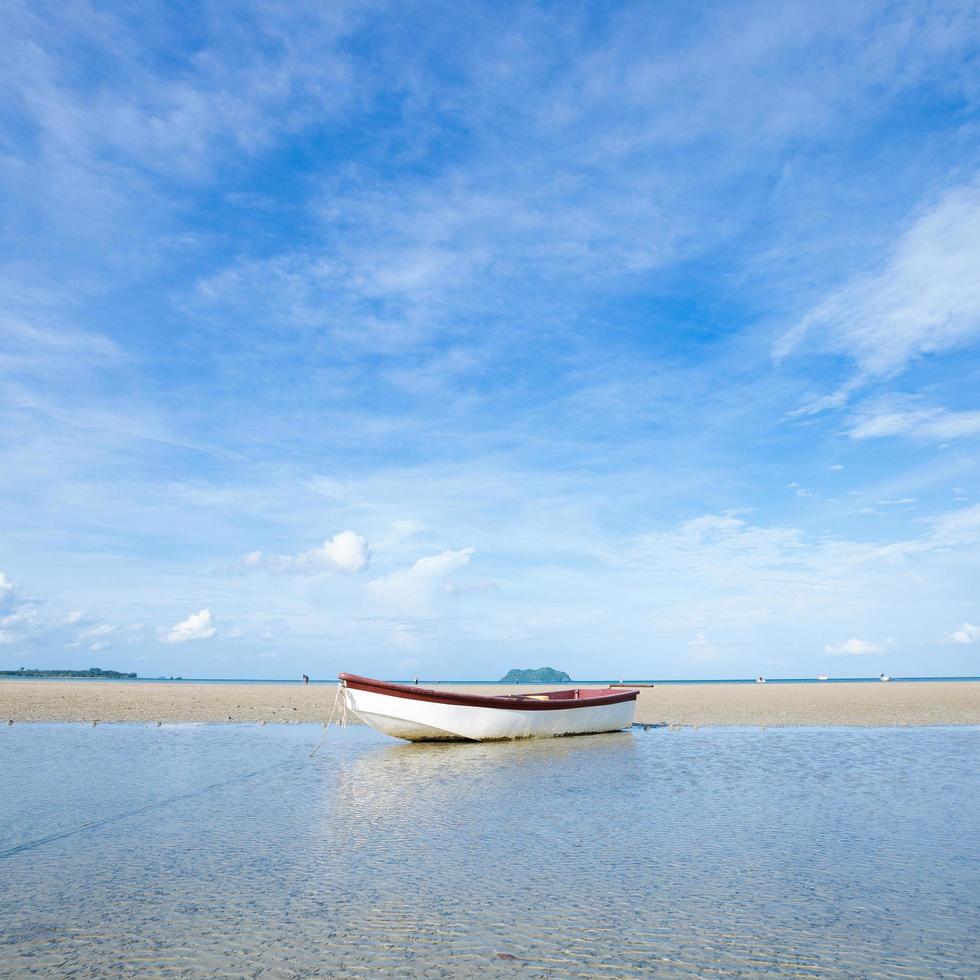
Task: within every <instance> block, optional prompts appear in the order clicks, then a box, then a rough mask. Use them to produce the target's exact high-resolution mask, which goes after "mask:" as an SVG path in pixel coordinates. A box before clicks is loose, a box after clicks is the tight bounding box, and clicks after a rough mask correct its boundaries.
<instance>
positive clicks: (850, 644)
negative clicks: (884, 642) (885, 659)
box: [823, 637, 885, 657]
mask: <svg viewBox="0 0 980 980" xmlns="http://www.w3.org/2000/svg"><path fill="white" fill-rule="evenodd" d="M823 652H824V653H828V654H830V656H832V657H866V656H870V655H871V654H873V653H884V652H885V648H884V647H883V646H879V645H878V644H877V643H869V642H868V641H867V640H859V639H857V638H856V637H855V638H853V639H850V640H845V641H844V642H843V643H828V644H827V645H826V646H825V647H824V648H823Z"/></svg>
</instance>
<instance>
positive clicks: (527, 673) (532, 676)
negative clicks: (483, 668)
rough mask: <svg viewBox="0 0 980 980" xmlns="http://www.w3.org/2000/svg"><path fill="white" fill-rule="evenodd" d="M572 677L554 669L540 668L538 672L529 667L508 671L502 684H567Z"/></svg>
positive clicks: (501, 680) (502, 678)
mask: <svg viewBox="0 0 980 980" xmlns="http://www.w3.org/2000/svg"><path fill="white" fill-rule="evenodd" d="M570 680H571V677H569V676H568V674H566V673H565V671H563V670H555V668H554V667H538V668H537V669H536V670H535V669H532V668H530V667H528V668H527V669H526V670H518V669H517V668H516V667H515V668H514V669H513V670H508V671H507V673H506V674H505V675H504V676H503V677H501V678H500V683H501V684H565V683H567V682H568V681H570Z"/></svg>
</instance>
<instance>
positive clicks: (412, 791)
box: [0, 724, 980, 977]
mask: <svg viewBox="0 0 980 980" xmlns="http://www.w3.org/2000/svg"><path fill="white" fill-rule="evenodd" d="M320 735H321V730H320V729H319V728H316V727H311V726H298V725H297V726H271V725H270V726H264V727H263V726H250V725H234V726H231V725H229V726H223V725H199V726H193V725H182V726H169V727H160V728H158V727H156V726H152V727H146V726H139V725H101V726H99V727H97V728H92V727H85V726H81V725H46V724H23V725H14V726H13V727H9V728H4V729H3V730H0V974H2V975H4V976H21V975H26V974H30V973H40V974H44V975H46V976H52V975H54V976H59V975H60V976H63V975H68V974H71V975H73V976H83V977H84V976H104V975H128V976H137V975H139V976H146V975H167V976H171V975H172V976H195V975H204V974H208V975H211V974H225V975H237V976H241V975H247V976H252V975H255V976H258V975H262V976H270V977H276V976H282V977H299V976H309V975H314V974H322V975H331V974H333V975H338V976H356V975H360V974H364V975H367V976H377V975H379V974H385V975H396V976H397V975H404V976H436V977H438V976H474V975H481V976H486V975H492V976H508V977H510V976H522V977H537V976H542V977H550V976H555V977H559V976H588V977H594V976H604V977H621V976H650V975H654V974H656V975H660V976H674V975H677V976H710V975H732V974H760V973H770V974H777V975H792V976H845V975H846V976H868V975H872V974H876V975H881V976H896V975H900V976H930V977H932V976H971V977H975V976H977V975H978V974H980V942H978V938H977V924H978V923H980V780H978V768H980V767H978V762H980V730H978V729H902V730H882V729H874V730H860V729H858V730H855V729H834V730H826V729H824V730H817V729H807V730H793V729H779V730H771V731H759V730H747V729H702V730H681V731H667V730H662V729H660V730H651V731H648V732H640V731H635V732H626V733H621V734H616V735H601V736H589V737H581V738H566V739H554V740H542V741H534V742H522V743H498V744H484V745H477V744H454V745H450V744H445V745H407V744H406V745H403V744H397V743H394V742H391V741H390V740H386V739H384V738H383V737H382V736H380V735H377V734H375V733H373V732H371V731H368V730H364V729H355V728H351V729H346V730H335V729H331V731H330V732H329V734H328V735H327V738H326V740H325V741H324V744H323V746H322V748H321V749H320V750H319V752H318V753H317V754H316V755H315V756H314V757H313V758H309V752H310V750H311V749H312V748H313V746H314V745H316V743H317V742H318V741H319V739H320Z"/></svg>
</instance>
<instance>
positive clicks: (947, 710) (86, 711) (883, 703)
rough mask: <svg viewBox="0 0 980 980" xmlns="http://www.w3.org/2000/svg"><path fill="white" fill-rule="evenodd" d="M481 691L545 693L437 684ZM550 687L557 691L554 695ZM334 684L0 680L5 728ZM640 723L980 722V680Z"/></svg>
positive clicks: (147, 715) (780, 694)
mask: <svg viewBox="0 0 980 980" xmlns="http://www.w3.org/2000/svg"><path fill="white" fill-rule="evenodd" d="M440 689H441V690H469V691H474V692H476V693H481V694H491V693H516V692H518V691H522V692H528V693H530V692H532V691H534V690H544V689H545V688H534V687H531V686H528V685H522V686H521V687H520V688H518V687H511V686H508V685H493V686H490V685H476V686H467V685H448V684H447V685H440ZM552 689H553V688H552ZM335 695H336V688H335V687H334V686H333V685H328V684H309V685H300V684H199V683H194V682H190V681H183V682H179V683H138V682H136V683H132V682H129V683H127V682H116V681H72V680H65V681H48V680H27V679H25V680H4V681H0V723H2V722H14V723H17V722H29V721H73V722H92V721H98V722H125V721H133V722H280V723H282V722H324V721H326V720H327V718H328V717H329V715H330V709H331V707H332V705H333V702H334V698H335ZM636 721H638V722H642V723H653V724H658V723H666V724H668V725H693V726H712V725H736V726H750V727H760V726H764V727H774V726H852V727H853V726H862V727H863V726H875V727H880V726H905V725H911V726H925V725H980V682H975V681H932V682H911V681H910V682H893V683H891V684H765V685H762V684H758V685H757V684H669V685H658V686H657V687H653V688H643V689H641V690H640V696H639V699H638V701H637V708H636Z"/></svg>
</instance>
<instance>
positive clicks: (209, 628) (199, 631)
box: [159, 609, 217, 643]
mask: <svg viewBox="0 0 980 980" xmlns="http://www.w3.org/2000/svg"><path fill="white" fill-rule="evenodd" d="M216 632H217V630H216V629H215V625H214V617H213V616H212V615H211V610H210V609H202V610H201V611H200V612H196V613H191V615H190V616H188V617H187V619H182V620H181V621H180V622H179V623H174V625H173V626H171V627H170V629H166V630H161V631H160V634H159V635H160V639H161V640H162V641H163V642H164V643H187V642H188V641H190V640H207V639H210V638H211V637H212V636H214V634H215V633H216Z"/></svg>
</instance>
